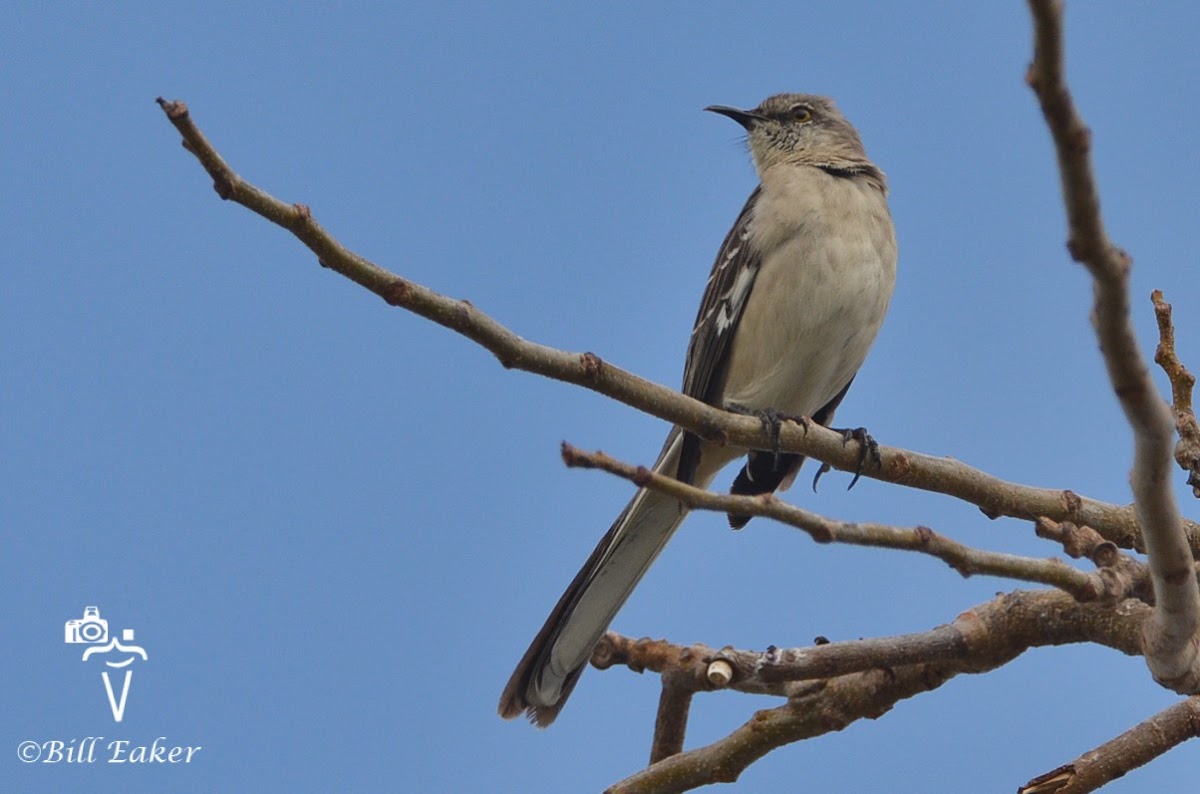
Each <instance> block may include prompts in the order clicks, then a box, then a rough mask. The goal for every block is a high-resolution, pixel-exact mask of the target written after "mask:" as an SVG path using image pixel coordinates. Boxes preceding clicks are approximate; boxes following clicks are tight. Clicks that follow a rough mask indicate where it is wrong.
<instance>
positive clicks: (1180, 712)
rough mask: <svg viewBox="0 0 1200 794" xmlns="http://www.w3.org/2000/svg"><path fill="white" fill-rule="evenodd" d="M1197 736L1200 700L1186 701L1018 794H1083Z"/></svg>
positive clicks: (1042, 776)
mask: <svg viewBox="0 0 1200 794" xmlns="http://www.w3.org/2000/svg"><path fill="white" fill-rule="evenodd" d="M1198 736H1200V698H1194V697H1192V698H1188V699H1187V700H1184V701H1182V702H1180V703H1176V704H1175V705H1174V706H1171V707H1170V708H1168V709H1166V710H1164V711H1161V712H1159V713H1158V714H1155V715H1154V716H1153V717H1151V718H1150V719H1148V720H1146V721H1145V722H1142V723H1140V724H1138V725H1136V726H1135V727H1133V728H1131V729H1129V730H1128V731H1126V732H1125V733H1123V734H1121V735H1120V736H1118V737H1117V738H1115V739H1113V740H1112V741H1108V742H1105V743H1104V744H1102V745H1100V746H1099V747H1097V748H1095V749H1092V750H1088V751H1087V752H1086V753H1084V754H1083V755H1081V756H1079V757H1078V758H1076V759H1075V760H1074V761H1072V762H1071V763H1069V764H1065V765H1063V766H1060V767H1059V768H1058V769H1055V770H1052V771H1050V772H1047V773H1046V774H1044V775H1039V776H1037V777H1035V778H1034V779H1033V780H1031V781H1029V782H1028V783H1026V784H1025V785H1024V786H1022V787H1021V788H1019V789H1017V794H1084V792H1088V791H1095V790H1096V789H1098V788H1100V787H1101V786H1103V785H1104V784H1106V783H1109V782H1111V781H1113V780H1116V779H1117V778H1119V777H1121V776H1123V775H1125V774H1126V773H1128V772H1130V771H1132V770H1134V769H1137V768H1138V767H1139V766H1144V765H1145V764H1148V763H1149V762H1151V761H1153V760H1154V759H1155V758H1158V757H1159V756H1160V755H1162V754H1164V753H1166V752H1167V751H1168V750H1170V749H1171V748H1173V747H1175V746H1176V745H1178V744H1181V743H1183V742H1184V741H1186V740H1188V739H1193V738H1196V737H1198Z"/></svg>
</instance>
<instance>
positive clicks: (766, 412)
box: [725, 403, 865, 466]
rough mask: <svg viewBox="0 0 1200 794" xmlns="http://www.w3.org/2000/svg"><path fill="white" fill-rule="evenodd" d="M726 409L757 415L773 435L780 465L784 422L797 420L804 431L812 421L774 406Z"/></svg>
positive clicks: (769, 433)
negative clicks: (778, 409) (781, 436)
mask: <svg viewBox="0 0 1200 794" xmlns="http://www.w3.org/2000/svg"><path fill="white" fill-rule="evenodd" d="M725 410H727V411H729V412H730V413H734V414H741V415H742V416H753V417H757V418H758V421H760V422H762V428H763V432H764V433H766V434H768V435H769V436H770V437H771V452H772V454H774V455H775V461H774V463H775V465H776V466H778V465H779V455H780V453H781V452H782V449H781V444H782V442H781V441H780V440H779V435H780V433H782V432H783V423H784V422H795V423H796V424H798V425H800V426H801V427H803V428H804V432H805V433H807V432H808V425H809V423H810V422H811V421H812V420H811V419H809V418H808V417H807V416H793V415H792V414H785V413H783V412H782V411H777V410H775V409H774V408H747V407H746V406H744V405H738V404H737V403H730V404H729V405H727V406H725ZM864 432H865V431H864Z"/></svg>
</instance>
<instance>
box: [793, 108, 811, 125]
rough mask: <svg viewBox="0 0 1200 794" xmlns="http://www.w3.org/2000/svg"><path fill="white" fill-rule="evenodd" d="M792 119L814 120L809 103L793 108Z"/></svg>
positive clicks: (801, 120)
mask: <svg viewBox="0 0 1200 794" xmlns="http://www.w3.org/2000/svg"><path fill="white" fill-rule="evenodd" d="M792 119H793V120H794V121H799V122H805V121H812V109H811V108H810V107H809V106H808V105H796V107H794V108H792Z"/></svg>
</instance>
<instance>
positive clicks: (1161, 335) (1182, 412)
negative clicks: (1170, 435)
mask: <svg viewBox="0 0 1200 794" xmlns="http://www.w3.org/2000/svg"><path fill="white" fill-rule="evenodd" d="M1150 300H1151V301H1153V302H1154V316H1155V317H1156V318H1157V319H1158V348H1157V349H1156V350H1155V351H1154V361H1155V363H1157V364H1158V365H1159V366H1160V367H1162V369H1163V372H1165V373H1167V378H1168V379H1169V380H1170V381H1171V409H1172V411H1173V412H1174V414H1175V432H1177V433H1178V434H1179V443H1178V444H1176V445H1175V462H1176V463H1178V464H1179V467H1180V468H1181V469H1183V470H1184V471H1186V472H1187V473H1188V480H1187V483H1188V485H1190V486H1192V494H1193V495H1194V496H1195V497H1196V498H1197V499H1200V423H1197V422H1196V412H1195V411H1194V410H1193V409H1192V388H1193V387H1194V386H1195V385H1196V377H1195V376H1194V375H1192V373H1190V372H1188V370H1187V367H1185V366H1184V365H1183V362H1181V361H1180V360H1179V356H1178V355H1176V353H1175V326H1174V325H1172V323H1171V304H1169V303H1167V302H1166V301H1165V300H1163V294H1162V292H1161V291H1160V290H1154V292H1153V293H1151V295H1150Z"/></svg>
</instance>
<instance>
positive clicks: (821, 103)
mask: <svg viewBox="0 0 1200 794" xmlns="http://www.w3.org/2000/svg"><path fill="white" fill-rule="evenodd" d="M705 110H711V111H712V112H713V113H720V114H721V115H722V116H728V117H729V118H731V119H733V120H734V121H736V122H737V123H738V124H741V125H742V126H743V127H744V128H745V129H746V135H747V138H746V143H747V144H748V146H749V148H750V155H751V156H752V157H753V158H754V167H755V169H756V170H757V171H758V173H759V174H760V175H761V174H762V173H763V172H764V171H765V170H766V169H768V168H770V167H771V166H772V165H775V164H777V163H797V164H801V165H815V166H824V167H830V168H844V169H847V170H851V171H858V170H873V171H877V170H878V169H876V168H875V166H873V165H872V164H871V161H870V160H868V159H867V153H866V150H865V149H863V145H862V140H861V139H860V138H859V137H858V132H857V131H856V130H855V129H854V127H852V126H851V125H850V122H848V121H846V118H845V117H844V116H843V115H842V114H841V112H840V111H839V110H838V109H837V107H836V106H835V105H834V104H833V100H832V99H830V98H828V97H823V96H813V95H812V94H776V95H775V96H773V97H768V98H767V99H765V100H763V102H762V104H761V105H759V106H758V107H756V108H754V109H753V110H738V109H737V108H731V107H726V106H724V105H711V106H709V107H706V108H705Z"/></svg>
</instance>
